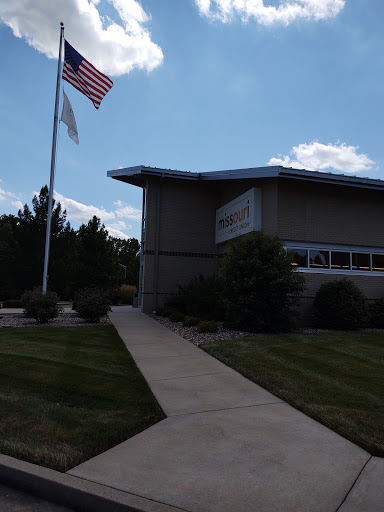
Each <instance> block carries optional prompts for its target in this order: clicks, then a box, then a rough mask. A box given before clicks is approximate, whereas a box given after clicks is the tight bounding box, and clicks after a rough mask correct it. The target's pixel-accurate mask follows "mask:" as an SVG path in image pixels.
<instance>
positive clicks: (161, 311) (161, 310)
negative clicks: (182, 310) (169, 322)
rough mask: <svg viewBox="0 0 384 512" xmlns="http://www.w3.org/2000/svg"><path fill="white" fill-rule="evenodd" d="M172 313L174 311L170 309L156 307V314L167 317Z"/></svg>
mask: <svg viewBox="0 0 384 512" xmlns="http://www.w3.org/2000/svg"><path fill="white" fill-rule="evenodd" d="M171 314H172V311H170V310H169V309H166V308H161V307H159V308H157V309H156V315H157V316H165V317H167V316H170V315H171Z"/></svg>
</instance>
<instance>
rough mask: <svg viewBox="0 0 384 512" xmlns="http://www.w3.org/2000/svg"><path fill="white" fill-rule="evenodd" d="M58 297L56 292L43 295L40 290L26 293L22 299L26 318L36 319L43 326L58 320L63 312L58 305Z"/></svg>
mask: <svg viewBox="0 0 384 512" xmlns="http://www.w3.org/2000/svg"><path fill="white" fill-rule="evenodd" d="M58 300H59V298H58V296H57V294H56V293H55V292H46V293H43V292H42V291H41V289H40V288H34V289H33V290H28V291H26V292H25V293H24V294H23V295H22V297H21V304H22V306H23V308H24V313H25V314H26V316H29V317H31V318H34V319H35V320H37V321H38V322H39V323H41V324H46V323H47V322H48V320H51V319H52V318H56V317H57V316H58V314H59V313H61V312H62V308H61V307H60V306H59V305H58Z"/></svg>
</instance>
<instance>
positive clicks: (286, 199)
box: [277, 179, 384, 247]
mask: <svg viewBox="0 0 384 512" xmlns="http://www.w3.org/2000/svg"><path fill="white" fill-rule="evenodd" d="M383 199H384V197H383V193H382V192H379V191H377V190H369V189H358V188H355V187H341V186H337V185H326V184H322V183H313V182H304V181H299V180H284V179H280V181H279V198H278V232H277V234H278V235H279V236H280V238H282V239H283V240H303V241H308V242H322V243H326V244H346V245H362V246H364V245H366V246H373V247H384V232H383V228H382V224H383V220H384V201H383Z"/></svg>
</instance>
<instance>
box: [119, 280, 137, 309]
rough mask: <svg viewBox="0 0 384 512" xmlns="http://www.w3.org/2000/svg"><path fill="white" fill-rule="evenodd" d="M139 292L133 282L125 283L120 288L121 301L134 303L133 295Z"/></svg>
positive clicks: (129, 303)
mask: <svg viewBox="0 0 384 512" xmlns="http://www.w3.org/2000/svg"><path fill="white" fill-rule="evenodd" d="M136 292H137V288H136V286H134V285H131V284H123V285H122V286H121V288H120V295H121V299H120V300H121V303H122V304H128V305H132V302H133V296H134V295H135V293H136Z"/></svg>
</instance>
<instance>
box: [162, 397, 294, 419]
mask: <svg viewBox="0 0 384 512" xmlns="http://www.w3.org/2000/svg"><path fill="white" fill-rule="evenodd" d="M275 404H285V405H288V404H287V402H284V400H280V401H279V402H266V403H265V404H253V405H239V406H238V407H223V408H221V409H209V410H208V411H193V412H182V413H180V414H170V415H167V418H175V417H176V416H189V415H192V414H205V413H206V412H219V411H232V410H234V409H249V408H250V407H262V406H263V405H275Z"/></svg>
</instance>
